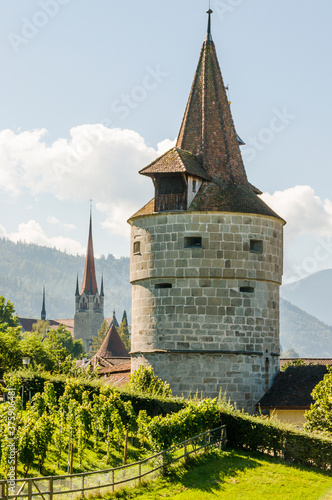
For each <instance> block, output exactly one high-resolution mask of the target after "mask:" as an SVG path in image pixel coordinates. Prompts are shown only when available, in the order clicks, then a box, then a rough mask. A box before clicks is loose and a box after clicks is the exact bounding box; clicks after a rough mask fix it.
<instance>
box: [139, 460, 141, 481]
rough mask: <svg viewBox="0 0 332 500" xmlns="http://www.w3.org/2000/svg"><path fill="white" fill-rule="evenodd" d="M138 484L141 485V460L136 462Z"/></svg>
mask: <svg viewBox="0 0 332 500" xmlns="http://www.w3.org/2000/svg"><path fill="white" fill-rule="evenodd" d="M138 486H141V462H139V463H138Z"/></svg>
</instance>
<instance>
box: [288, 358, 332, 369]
mask: <svg viewBox="0 0 332 500" xmlns="http://www.w3.org/2000/svg"><path fill="white" fill-rule="evenodd" d="M299 360H301V362H302V363H304V364H305V365H322V366H326V365H329V366H331V365H332V358H280V368H282V367H283V366H285V365H287V364H289V363H294V362H297V361H299Z"/></svg>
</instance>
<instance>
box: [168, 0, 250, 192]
mask: <svg viewBox="0 0 332 500" xmlns="http://www.w3.org/2000/svg"><path fill="white" fill-rule="evenodd" d="M207 13H208V15H209V20H208V30H207V35H206V38H205V40H204V43H203V46H202V50H201V54H200V58H199V62H198V66H197V70H196V74H195V77H194V81H193V84H192V88H191V92H190V95H189V99H188V103H187V107H186V110H185V114H184V117H183V121H182V125H181V128H180V132H179V135H178V139H177V143H176V147H177V148H180V149H184V150H186V151H189V152H191V153H193V154H194V155H195V156H196V157H197V158H198V159H199V160H200V161H201V163H202V165H203V168H204V170H205V171H206V172H207V173H208V174H209V175H210V177H211V178H212V179H213V180H214V181H215V182H217V183H218V184H220V183H231V184H238V185H244V186H249V183H248V179H247V175H246V172H245V169H244V165H243V161H242V156H241V152H240V148H239V143H238V136H237V133H236V131H235V126H234V122H233V118H232V115H231V110H230V105H229V102H228V97H227V92H226V88H225V85H224V82H223V78H222V75H221V71H220V67H219V63H218V59H217V54H216V49H215V45H214V42H213V40H212V36H211V14H212V10H211V9H209V10H208V11H207Z"/></svg>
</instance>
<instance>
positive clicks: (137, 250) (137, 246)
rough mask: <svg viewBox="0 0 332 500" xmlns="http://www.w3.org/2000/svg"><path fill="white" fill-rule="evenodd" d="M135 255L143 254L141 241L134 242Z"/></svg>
mask: <svg viewBox="0 0 332 500" xmlns="http://www.w3.org/2000/svg"><path fill="white" fill-rule="evenodd" d="M133 251H134V255H139V254H140V253H141V242H140V241H135V242H134V248H133Z"/></svg>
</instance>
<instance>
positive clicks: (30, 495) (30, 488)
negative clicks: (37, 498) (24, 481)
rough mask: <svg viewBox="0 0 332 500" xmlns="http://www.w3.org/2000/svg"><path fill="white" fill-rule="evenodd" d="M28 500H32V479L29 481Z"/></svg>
mask: <svg viewBox="0 0 332 500" xmlns="http://www.w3.org/2000/svg"><path fill="white" fill-rule="evenodd" d="M28 499H29V500H31V499H32V479H28Z"/></svg>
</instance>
